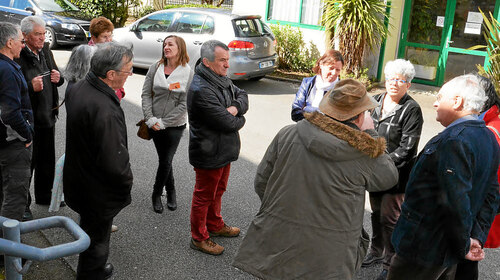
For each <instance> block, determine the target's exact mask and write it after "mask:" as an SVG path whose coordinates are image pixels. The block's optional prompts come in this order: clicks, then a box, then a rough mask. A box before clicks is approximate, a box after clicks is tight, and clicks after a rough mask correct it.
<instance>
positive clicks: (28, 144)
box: [24, 141, 33, 148]
mask: <svg viewBox="0 0 500 280" xmlns="http://www.w3.org/2000/svg"><path fill="white" fill-rule="evenodd" d="M31 144H33V141H31V142H29V143H27V144H24V145H25V146H26V148H28V147H29V146H31Z"/></svg>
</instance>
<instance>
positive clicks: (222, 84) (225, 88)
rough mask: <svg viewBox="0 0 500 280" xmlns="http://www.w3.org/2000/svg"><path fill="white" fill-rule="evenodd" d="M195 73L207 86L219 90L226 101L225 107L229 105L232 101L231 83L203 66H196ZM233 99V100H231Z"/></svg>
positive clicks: (201, 64) (226, 78)
mask: <svg viewBox="0 0 500 280" xmlns="http://www.w3.org/2000/svg"><path fill="white" fill-rule="evenodd" d="M195 73H196V74H198V75H200V76H201V77H202V78H204V79H205V80H206V81H207V82H208V83H209V84H211V85H212V86H214V87H216V88H218V89H220V90H221V91H222V94H223V95H224V99H225V101H226V104H225V105H226V107H229V106H230V105H231V101H232V100H233V99H234V94H233V87H232V86H231V85H232V84H233V82H232V81H231V79H229V78H228V77H226V76H220V75H218V74H216V73H215V72H214V71H212V69H210V68H208V67H206V66H205V64H203V63H200V64H198V66H196V69H195ZM231 97H233V98H231Z"/></svg>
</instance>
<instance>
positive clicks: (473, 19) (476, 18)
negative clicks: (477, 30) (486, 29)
mask: <svg viewBox="0 0 500 280" xmlns="http://www.w3.org/2000/svg"><path fill="white" fill-rule="evenodd" d="M467 22H470V23H479V24H481V23H483V15H481V13H478V12H469V13H468V15H467Z"/></svg>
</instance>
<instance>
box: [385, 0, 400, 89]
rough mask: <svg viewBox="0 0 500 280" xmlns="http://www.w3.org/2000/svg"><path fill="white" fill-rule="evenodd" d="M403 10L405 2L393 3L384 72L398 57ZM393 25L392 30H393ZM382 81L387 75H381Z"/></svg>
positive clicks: (394, 1) (394, 0)
mask: <svg viewBox="0 0 500 280" xmlns="http://www.w3.org/2000/svg"><path fill="white" fill-rule="evenodd" d="M403 9H404V0H393V1H392V3H391V15H390V20H389V23H390V25H389V35H388V36H387V40H386V43H385V51H384V52H383V56H384V59H383V62H381V63H382V71H383V67H384V66H385V64H387V62H389V61H391V60H394V59H396V58H397V55H398V47H399V38H401V23H402V19H403ZM391 25H392V28H391ZM379 77H380V79H381V81H383V80H384V79H385V75H384V73H383V72H382V73H381V74H380V75H379Z"/></svg>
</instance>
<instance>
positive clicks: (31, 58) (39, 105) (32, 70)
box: [15, 43, 64, 127]
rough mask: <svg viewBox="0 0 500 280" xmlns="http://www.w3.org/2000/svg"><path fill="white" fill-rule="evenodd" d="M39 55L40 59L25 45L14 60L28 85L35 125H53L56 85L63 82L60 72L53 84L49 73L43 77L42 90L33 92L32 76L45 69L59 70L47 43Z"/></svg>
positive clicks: (54, 120) (57, 94) (60, 84)
mask: <svg viewBox="0 0 500 280" xmlns="http://www.w3.org/2000/svg"><path fill="white" fill-rule="evenodd" d="M39 57H40V61H39V60H38V59H37V58H36V56H35V55H34V54H33V53H32V52H31V51H30V50H29V49H28V46H26V47H24V48H23V49H22V50H21V54H20V57H19V58H18V59H16V60H15V61H16V62H17V63H18V64H19V65H20V66H21V70H22V72H23V75H24V78H25V79H26V84H27V85H28V92H29V96H30V100H31V107H32V108H33V115H34V117H35V126H37V127H53V126H54V125H55V122H56V116H57V115H58V110H57V109H56V108H57V106H58V105H59V93H58V91H57V87H60V86H62V85H63V84H64V78H63V76H62V74H61V79H60V80H59V82H58V83H57V84H54V83H52V82H51V81H50V75H47V76H45V77H44V78H43V90H42V91H41V92H34V91H33V84H32V83H31V80H33V78H35V77H36V76H38V75H39V74H41V73H43V72H46V71H51V70H57V71H59V68H57V65H56V62H55V60H54V56H53V54H52V51H51V50H50V49H49V45H48V43H45V45H44V46H43V48H42V51H41V52H40V53H39ZM59 72H60V71H59Z"/></svg>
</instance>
